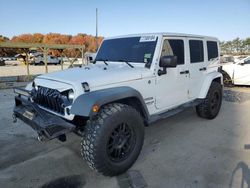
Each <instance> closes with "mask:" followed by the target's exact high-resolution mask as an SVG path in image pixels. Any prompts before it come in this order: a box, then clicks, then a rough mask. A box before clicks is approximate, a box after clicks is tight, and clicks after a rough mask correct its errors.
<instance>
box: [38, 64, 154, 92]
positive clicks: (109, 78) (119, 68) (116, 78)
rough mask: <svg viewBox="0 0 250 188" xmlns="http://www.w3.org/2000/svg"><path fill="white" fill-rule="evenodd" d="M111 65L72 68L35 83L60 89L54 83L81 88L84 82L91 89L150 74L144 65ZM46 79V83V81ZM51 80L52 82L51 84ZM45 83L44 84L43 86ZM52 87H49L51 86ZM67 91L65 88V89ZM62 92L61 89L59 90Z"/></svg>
mask: <svg viewBox="0 0 250 188" xmlns="http://www.w3.org/2000/svg"><path fill="white" fill-rule="evenodd" d="M108 64H109V65H108V66H106V65H104V64H103V65H102V63H101V62H100V63H98V64H95V65H90V66H85V67H82V68H71V69H66V70H63V71H57V72H53V73H49V74H44V75H41V76H38V77H37V78H36V80H35V82H36V83H37V84H38V85H44V84H46V86H47V87H54V88H56V89H59V88H61V87H62V86H60V84H58V87H57V86H56V85H57V84H56V85H55V84H54V86H53V82H54V81H57V82H61V83H62V84H67V85H73V86H75V87H79V86H80V85H81V84H82V83H83V82H87V83H88V84H89V87H90V88H93V87H99V86H104V85H107V84H114V83H121V82H126V81H130V80H136V79H141V78H142V75H143V74H147V75H148V74H149V73H150V70H149V69H147V68H145V67H144V66H142V65H139V66H135V67H134V68H131V67H129V66H128V65H126V64H125V63H120V62H118V63H113V62H112V63H110V62H109V63H108ZM44 79H46V81H45V80H44ZM49 80H50V81H52V82H51V84H52V85H51V84H49ZM43 83H44V84H43ZM48 84H49V85H50V86H49V85H48ZM64 89H65V87H64ZM59 90H60V89H59Z"/></svg>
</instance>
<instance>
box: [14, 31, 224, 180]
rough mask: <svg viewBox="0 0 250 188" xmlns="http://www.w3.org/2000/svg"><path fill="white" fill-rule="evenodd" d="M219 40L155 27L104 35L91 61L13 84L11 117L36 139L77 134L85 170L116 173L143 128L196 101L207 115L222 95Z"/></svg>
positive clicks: (129, 161) (135, 148) (129, 159)
mask: <svg viewBox="0 0 250 188" xmlns="http://www.w3.org/2000/svg"><path fill="white" fill-rule="evenodd" d="M219 56H220V54H219V49H218V40H217V39H216V38H213V37H204V36H198V35H187V34H176V33H155V34H138V35H128V36H121V37H114V38H107V39H105V40H104V41H103V42H102V45H101V46H100V48H99V50H98V52H97V55H96V58H95V62H94V64H90V65H88V66H83V67H81V68H73V69H67V70H64V71H59V72H54V73H49V74H45V75H41V76H38V77H37V78H36V79H35V80H34V82H33V83H31V84H29V85H28V86H27V87H26V89H15V93H16V94H17V95H16V97H15V108H14V115H13V117H14V119H16V117H17V118H19V119H21V120H23V121H24V122H25V123H27V124H28V125H30V126H31V127H33V129H35V130H36V131H37V133H38V138H39V140H46V139H47V140H49V139H53V138H58V139H59V140H61V141H65V140H66V133H68V132H71V131H73V132H75V133H76V134H78V135H80V136H82V141H81V151H82V156H83V157H84V158H85V159H86V161H87V163H88V164H89V166H90V167H91V168H92V169H95V170H96V171H98V172H100V173H102V174H104V175H107V176H113V175H118V174H121V173H123V172H124V171H126V170H127V169H128V168H130V167H131V166H132V165H133V163H134V162H135V161H136V159H137V157H138V155H139V153H140V151H141V148H142V145H143V140H144V126H147V125H149V124H151V123H152V122H155V121H156V120H159V119H162V118H166V117H168V116H170V115H173V114H176V113H177V112H179V111H180V110H182V109H183V108H185V107H188V106H195V107H196V111H197V114H198V116H200V117H202V118H206V119H213V118H215V117H216V116H217V114H218V113H219V110H220V107H221V100H222V75H221V73H220V72H218V67H219Z"/></svg>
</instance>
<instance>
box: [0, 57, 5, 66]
mask: <svg viewBox="0 0 250 188" xmlns="http://www.w3.org/2000/svg"><path fill="white" fill-rule="evenodd" d="M0 66H5V61H4V59H3V58H2V57H0Z"/></svg>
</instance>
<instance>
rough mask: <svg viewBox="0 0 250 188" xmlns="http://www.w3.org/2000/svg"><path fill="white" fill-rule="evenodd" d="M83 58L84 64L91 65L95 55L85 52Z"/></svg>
mask: <svg viewBox="0 0 250 188" xmlns="http://www.w3.org/2000/svg"><path fill="white" fill-rule="evenodd" d="M84 57H85V60H86V63H87V64H88V63H93V62H94V60H95V57H96V53H91V52H86V53H85V54H84Z"/></svg>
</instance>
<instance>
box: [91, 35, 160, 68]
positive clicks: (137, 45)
mask: <svg viewBox="0 0 250 188" xmlns="http://www.w3.org/2000/svg"><path fill="white" fill-rule="evenodd" d="M156 42H157V37H156V36H142V37H130V38H117V39H109V40H105V41H103V43H102V45H101V47H100V49H99V51H98V54H97V56H96V59H95V60H96V61H103V60H105V61H127V62H135V63H151V62H152V59H153V55H154V51H155V46H156Z"/></svg>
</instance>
